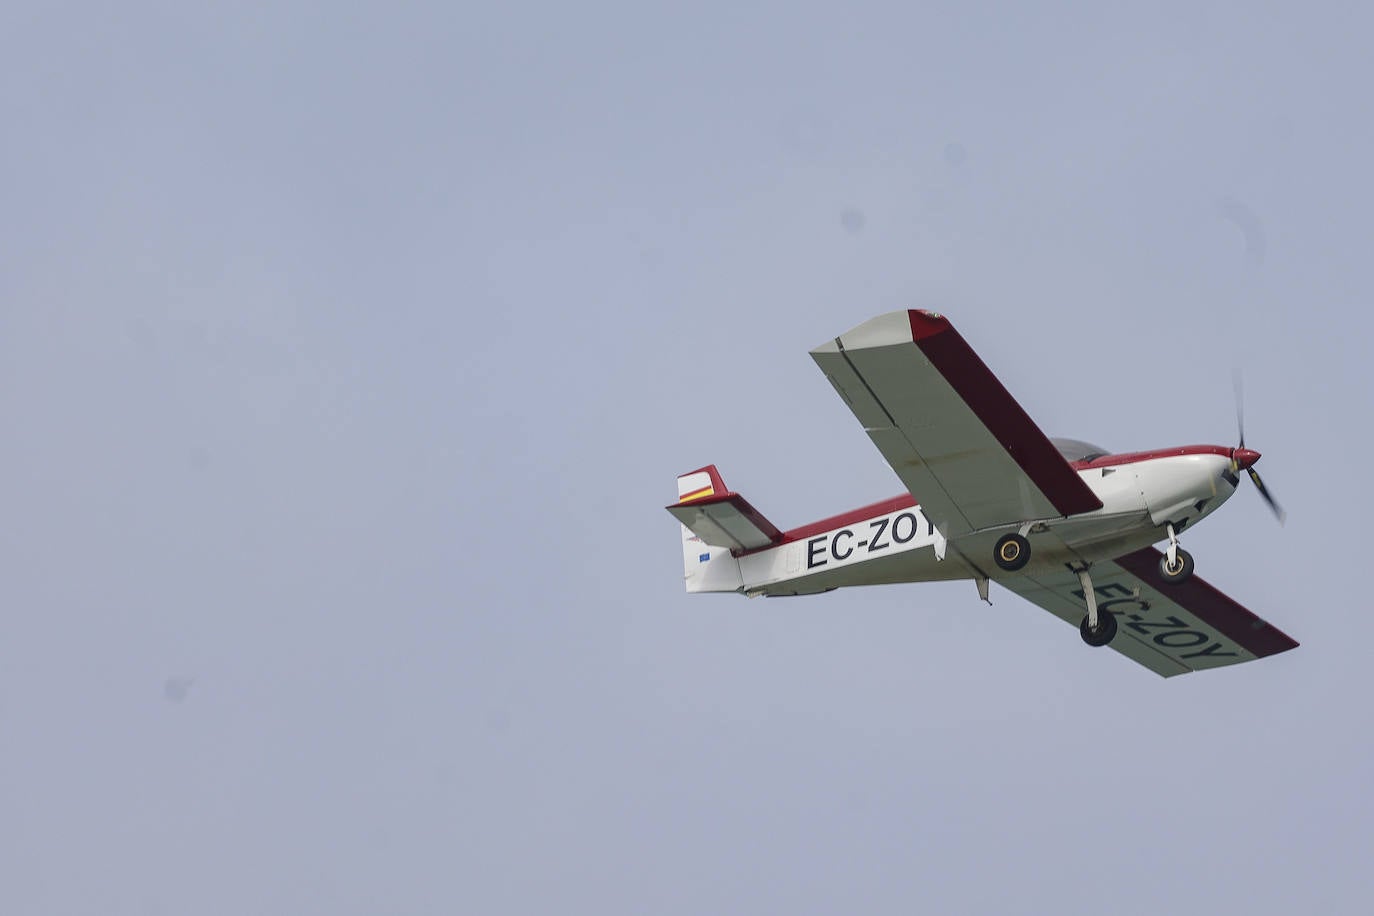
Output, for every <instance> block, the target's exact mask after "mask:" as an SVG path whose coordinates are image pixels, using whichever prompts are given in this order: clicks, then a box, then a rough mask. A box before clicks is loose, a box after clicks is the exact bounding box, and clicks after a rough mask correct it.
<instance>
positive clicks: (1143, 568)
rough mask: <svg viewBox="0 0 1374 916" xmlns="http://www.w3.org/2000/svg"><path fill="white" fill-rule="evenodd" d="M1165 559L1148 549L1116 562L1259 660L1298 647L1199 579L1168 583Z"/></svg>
mask: <svg viewBox="0 0 1374 916" xmlns="http://www.w3.org/2000/svg"><path fill="white" fill-rule="evenodd" d="M1163 556H1164V554H1162V553H1160V552H1159V551H1158V550H1156V549H1155V548H1153V547H1146V548H1145V549H1143V550H1137V551H1136V552H1135V553H1128V554H1126V555H1125V556H1124V557H1117V558H1116V560H1115V562H1116V563H1117V565H1119V566H1120V567H1121V568H1122V569H1124V570H1126V571H1127V572H1129V573H1130V574H1131V575H1133V576H1135V577H1136V578H1137V579H1140V580H1141V581H1142V582H1144V583H1145V584H1146V585H1148V586H1150V587H1151V588H1153V589H1155V590H1156V591H1158V592H1161V593H1162V594H1165V595H1168V596H1169V598H1170V599H1171V600H1173V601H1177V602H1178V603H1179V604H1180V605H1181V606H1182V607H1183V608H1184V609H1185V610H1187V611H1188V613H1190V614H1192V615H1194V616H1196V617H1197V618H1198V619H1199V620H1201V621H1202V622H1203V623H1206V624H1207V625H1208V626H1212V627H1216V629H1217V630H1218V631H1220V632H1221V633H1222V634H1223V635H1225V636H1226V637H1227V638H1229V639H1231V640H1233V641H1234V642H1235V643H1236V645H1238V646H1240V647H1241V648H1243V649H1245V650H1246V651H1247V652H1250V653H1252V654H1253V655H1255V656H1256V657H1257V658H1263V657H1265V656H1266V655H1277V654H1278V653H1280V652H1287V651H1288V650H1289V649H1293V648H1296V647H1297V645H1298V642H1297V640H1295V639H1293V638H1292V637H1291V636H1289V635H1288V634H1287V633H1285V632H1283V631H1282V630H1280V629H1279V628H1278V627H1276V626H1274V625H1273V624H1271V623H1269V622H1268V621H1267V620H1264V619H1262V618H1260V617H1256V616H1255V615H1254V614H1252V613H1250V612H1249V611H1247V610H1246V609H1245V608H1243V607H1241V606H1240V605H1239V604H1236V602H1234V601H1232V600H1231V599H1230V598H1228V597H1226V596H1225V595H1223V594H1222V593H1221V592H1219V591H1217V590H1216V589H1215V588H1213V587H1212V586H1210V585H1208V584H1207V583H1206V582H1204V581H1203V580H1201V579H1199V578H1197V577H1196V576H1193V577H1192V578H1190V579H1188V580H1187V581H1186V582H1179V583H1175V584H1170V583H1167V582H1165V581H1164V577H1163V576H1161V575H1160V574H1159V561H1160V560H1161V559H1162V558H1163Z"/></svg>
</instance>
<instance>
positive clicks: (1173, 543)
mask: <svg viewBox="0 0 1374 916" xmlns="http://www.w3.org/2000/svg"><path fill="white" fill-rule="evenodd" d="M1166 528H1167V530H1168V532H1169V546H1168V548H1167V549H1166V550H1165V551H1164V557H1163V559H1161V560H1160V561H1159V574H1160V575H1161V576H1163V577H1164V581H1165V582H1168V583H1169V584H1170V585H1176V584H1178V583H1179V582H1185V581H1187V579H1188V577H1189V576H1191V575H1192V574H1193V555H1192V554H1190V553H1189V552H1188V551H1186V550H1184V549H1183V548H1182V547H1180V546H1178V532H1176V531H1174V526H1173V525H1168V526H1166Z"/></svg>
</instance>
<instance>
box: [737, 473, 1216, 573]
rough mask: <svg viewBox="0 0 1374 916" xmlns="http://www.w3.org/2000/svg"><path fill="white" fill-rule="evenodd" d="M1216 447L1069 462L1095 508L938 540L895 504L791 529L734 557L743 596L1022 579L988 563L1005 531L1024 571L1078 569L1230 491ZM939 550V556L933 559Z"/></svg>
mask: <svg viewBox="0 0 1374 916" xmlns="http://www.w3.org/2000/svg"><path fill="white" fill-rule="evenodd" d="M1224 452H1225V450H1224V449H1221V448H1211V447H1205V446H1189V447H1186V448H1181V449H1172V450H1167V451H1164V452H1148V453H1140V454H1139V455H1126V456H1109V457H1107V458H1104V459H1100V460H1098V461H1093V462H1087V463H1081V464H1080V465H1077V466H1076V469H1077V471H1078V475H1079V477H1080V478H1081V479H1082V480H1083V482H1084V483H1086V484H1087V485H1088V487H1089V488H1091V489H1092V491H1093V493H1095V494H1096V495H1097V497H1098V499H1100V500H1101V501H1102V508H1101V509H1097V510H1095V511H1093V512H1087V513H1083V514H1080V515H1074V516H1070V517H1067V518H1055V519H1024V520H1022V521H1020V522H1018V523H1016V524H1012V525H1007V526H1002V527H998V528H991V529H985V530H981V531H976V532H974V533H972V534H969V535H965V536H963V537H960V538H958V539H956V540H953V541H950V542H948V544H945V543H943V541H944V539H943V538H942V537H940V535H939V533H938V532H936V531H935V530H934V529H933V526H932V525H931V524H930V522H929V520H928V519H926V517H925V516H924V515H923V514H922V513H921V510H920V508H919V507H918V506H916V505H914V504H913V503H912V501H911V500H909V499H901V498H899V499H895V500H891V501H889V502H888V503H885V504H878V505H876V506H873V507H870V510H871V511H864V510H859V511H858V512H853V513H849V514H847V515H844V516H837V517H836V518H834V519H830V520H828V521H827V522H821V523H818V524H817V525H812V526H808V527H807V528H804V529H797V530H796V531H795V532H789V533H788V537H787V540H785V541H784V542H783V543H781V544H778V545H777V546H774V547H768V548H765V549H762V550H757V551H752V552H749V553H745V554H742V555H741V556H739V557H738V562H739V577H740V580H741V581H742V583H743V584H742V589H741V590H742V591H744V592H745V593H746V594H750V595H798V594H809V593H813V592H819V591H827V590H829V589H832V588H838V587H840V586H845V585H871V584H880V583H893V582H921V581H932V580H941V579H968V578H976V577H987V578H992V579H997V578H1000V577H1003V576H1009V575H1019V574H1020V573H1019V572H1018V573H1005V572H1003V571H1002V570H1000V569H998V567H997V566H996V565H995V564H994V563H993V559H992V554H993V545H994V544H995V543H996V541H997V539H998V538H999V537H1001V536H1002V535H1004V534H1006V533H1007V532H1009V531H1021V532H1023V533H1024V534H1025V535H1026V537H1027V538H1028V539H1029V540H1030V544H1031V561H1030V564H1029V566H1028V567H1027V569H1026V570H1025V571H1030V572H1034V571H1035V569H1037V568H1040V569H1044V568H1051V567H1053V568H1059V569H1062V568H1063V567H1064V565H1065V564H1069V565H1074V566H1079V565H1085V564H1091V563H1092V562H1094V561H1097V560H1104V559H1109V558H1113V557H1118V556H1121V555H1122V554H1125V553H1129V552H1131V551H1133V550H1138V549H1140V548H1142V547H1145V546H1148V545H1150V544H1153V543H1155V542H1157V541H1160V540H1163V539H1164V538H1165V537H1166V536H1167V534H1166V526H1167V525H1170V524H1172V525H1173V526H1174V529H1175V531H1182V530H1183V528H1184V527H1185V526H1192V525H1196V524H1197V522H1198V521H1199V520H1201V519H1202V518H1204V517H1206V516H1208V515H1210V514H1211V513H1212V512H1214V511H1216V509H1217V508H1218V507H1219V506H1220V505H1221V504H1222V503H1224V502H1225V501H1226V500H1227V499H1229V498H1230V496H1231V494H1232V493H1234V492H1235V479H1236V478H1235V477H1234V476H1233V475H1232V474H1231V473H1230V470H1231V459H1230V458H1229V457H1228V456H1227V455H1226V454H1224ZM939 553H943V555H944V556H943V558H941V557H939V556H937V554H939Z"/></svg>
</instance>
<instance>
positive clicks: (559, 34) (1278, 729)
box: [0, 3, 1374, 916]
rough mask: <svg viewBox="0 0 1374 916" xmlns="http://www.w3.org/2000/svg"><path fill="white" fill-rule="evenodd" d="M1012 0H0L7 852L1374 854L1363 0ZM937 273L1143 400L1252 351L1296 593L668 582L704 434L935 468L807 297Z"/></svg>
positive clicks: (107, 900)
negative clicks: (1237, 606)
mask: <svg viewBox="0 0 1374 916" xmlns="http://www.w3.org/2000/svg"><path fill="white" fill-rule="evenodd" d="M1035 6H1036V10H1035V11H1034V12H1029V11H1027V10H1025V9H1018V10H1008V9H1001V8H999V7H997V6H982V5H973V4H966V3H960V4H949V5H947V6H943V7H930V6H926V5H921V6H920V8H919V9H913V8H912V5H911V4H893V5H892V6H891V7H881V6H864V5H854V4H849V5H846V6H845V8H844V9H843V10H841V9H839V8H838V7H837V8H835V9H833V10H830V9H825V8H823V7H810V8H808V7H799V6H798V5H796V4H783V3H778V4H774V5H771V6H761V5H749V6H741V5H740V4H735V3H731V4H706V5H702V4H696V5H693V6H691V7H682V8H679V9H661V8H660V9H647V8H645V7H644V5H642V4H624V5H623V6H619V7H617V6H610V5H603V4H592V5H587V4H575V5H574V4H566V5H557V6H554V5H547V6H544V5H537V4H534V5H524V6H518V7H517V6H514V5H509V6H506V5H494V4H488V5H486V6H484V8H482V9H465V8H462V7H461V6H455V5H452V4H436V5H429V6H426V5H412V4H407V5H385V6H384V5H381V4H353V5H349V6H347V7H346V8H345V7H342V6H341V5H336V4H331V5H324V4H321V5H317V6H311V5H305V4H291V5H286V4H273V5H269V6H266V7H261V8H247V7H245V6H244V5H241V4H216V5H206V4H195V5H190V6H188V5H185V4H170V3H169V4H129V5H125V6H121V7H118V8H116V7H112V6H109V5H100V6H94V5H93V6H90V7H84V8H83V6H82V5H80V4H65V5H58V4H51V3H46V4H9V5H7V6H6V7H5V9H4V11H3V12H0V115H3V135H2V136H3V139H2V140H0V174H3V176H4V177H3V178H2V179H0V182H2V184H0V187H2V188H3V195H0V201H2V202H3V209H0V214H2V215H0V243H3V244H0V424H3V429H4V437H3V444H2V445H0V469H2V470H3V474H2V475H0V506H3V509H4V512H3V518H4V522H3V525H0V556H3V565H0V569H3V577H0V581H2V582H3V585H0V590H2V592H0V593H2V594H3V596H4V602H3V611H2V612H0V626H2V627H3V630H0V633H3V637H0V825H3V827H2V828H0V911H3V912H4V913H6V914H15V916H27V914H73V913H101V914H126V913H127V914H163V913H165V914H181V913H206V914H211V913H214V914H218V913H224V914H241V913H300V912H313V913H330V914H337V913H375V912H396V913H400V912H404V913H456V912H470V913H493V914H497V913H547V912H577V913H596V914H606V913H664V914H675V913H765V912H779V913H781V912H786V913H841V912H866V913H909V912H913V911H922V910H923V911H930V912H941V911H943V912H954V911H965V912H998V913H1008V912H1046V911H1055V912H1062V913H1100V912H1102V910H1103V907H1104V906H1106V907H1107V908H1108V909H1109V910H1111V911H1113V912H1139V913H1157V912H1161V911H1164V910H1168V911H1172V912H1209V911H1210V912H1219V911H1225V912H1239V911H1247V912H1261V913H1266V912H1267V913H1289V912H1311V911H1320V912H1342V911H1346V912H1350V911H1355V910H1357V909H1359V908H1360V907H1362V906H1364V905H1367V901H1368V899H1369V898H1370V895H1371V893H1374V878H1371V874H1370V871H1369V869H1368V862H1369V861H1370V859H1371V856H1374V828H1371V821H1372V820H1374V802H1371V798H1372V797H1374V796H1372V795H1371V793H1370V791H1369V788H1368V785H1369V784H1368V780H1369V776H1370V773H1371V772H1374V736H1371V729H1370V714H1369V713H1368V711H1367V700H1366V697H1367V696H1368V695H1369V694H1370V692H1371V690H1372V689H1374V673H1371V671H1370V669H1369V666H1368V664H1367V662H1366V657H1367V654H1368V647H1369V646H1370V644H1371V641H1374V617H1371V615H1370V614H1369V613H1368V600H1367V598H1366V596H1365V594H1364V593H1365V591H1366V589H1365V588H1364V587H1363V586H1362V585H1361V579H1360V573H1361V571H1362V570H1363V569H1365V568H1366V567H1367V566H1368V558H1367V556H1365V555H1364V552H1363V551H1362V550H1361V547H1362V546H1363V545H1364V544H1366V543H1368V540H1369V537H1368V533H1367V530H1366V529H1367V526H1368V514H1369V506H1368V503H1369V500H1368V498H1367V495H1366V494H1367V493H1368V480H1367V476H1368V475H1367V474H1366V473H1365V471H1366V467H1365V464H1366V459H1367V458H1368V456H1369V455H1371V454H1374V441H1371V434H1370V430H1369V420H1370V392H1371V390H1372V383H1374V379H1371V374H1372V373H1371V369H1370V367H1369V359H1368V350H1369V343H1368V341H1369V335H1370V330H1371V321H1370V318H1369V311H1368V308H1367V305H1368V302H1369V301H1370V299H1371V293H1374V276H1372V275H1371V271H1370V268H1369V266H1368V263H1369V257H1370V251H1371V250H1372V249H1374V228H1371V222H1370V213H1371V210H1372V209H1374V207H1372V205H1374V185H1371V182H1370V181H1369V178H1368V170H1369V163H1370V162H1371V161H1374V126H1372V125H1374V112H1372V111H1371V107H1372V106H1371V101H1370V99H1371V96H1370V93H1369V86H1370V85H1371V82H1374V65H1371V63H1370V61H1369V55H1368V49H1367V43H1368V42H1367V38H1368V35H1369V34H1370V30H1371V26H1372V25H1374V22H1371V16H1370V15H1369V14H1367V13H1364V12H1359V13H1354V12H1351V11H1350V9H1351V8H1348V7H1334V6H1325V7H1323V6H1321V5H1318V6H1316V7H1313V8H1312V9H1310V10H1304V11H1302V12H1296V11H1293V10H1290V9H1287V8H1286V7H1275V8H1273V9H1260V8H1257V7H1256V6H1255V5H1253V4H1234V5H1229V6H1228V5H1216V6H1211V7H1209V8H1208V9H1205V10H1199V9H1197V8H1195V7H1194V5H1193V4H1180V5H1177V6H1174V7H1172V8H1169V9H1165V8H1162V7H1161V8H1157V9H1156V8H1152V9H1151V10H1150V11H1149V12H1143V11H1138V12H1134V13H1130V14H1122V13H1109V12H1106V11H1104V10H1103V9H1102V8H1101V7H1100V5H1097V4H1083V5H1050V4H1036V5H1035ZM908 306H921V307H930V308H936V309H939V310H940V311H942V312H944V313H946V314H948V315H949V316H950V317H951V318H952V320H953V321H954V322H955V323H956V325H957V326H958V327H959V329H960V330H961V331H962V333H963V335H964V336H965V337H966V338H967V339H968V340H969V342H970V343H971V344H972V345H973V346H974V347H975V348H976V349H977V350H978V351H979V353H980V354H981V355H982V356H983V358H984V359H985V360H986V361H987V362H988V364H989V365H990V366H992V368H993V369H994V371H996V372H997V373H998V374H999V376H1000V377H1001V378H1002V380H1003V381H1004V382H1005V383H1006V384H1007V386H1008V387H1009V388H1010V389H1011V390H1012V391H1013V392H1014V393H1015V394H1016V396H1017V397H1018V398H1019V399H1020V400H1021V402H1022V404H1023V406H1025V407H1026V409H1027V410H1028V411H1029V412H1030V414H1031V415H1032V416H1033V417H1034V418H1036V420H1037V421H1038V422H1039V423H1040V424H1041V426H1042V427H1043V428H1045V429H1046V431H1048V432H1050V433H1051V434H1056V435H1072V436H1077V437H1080V438H1084V439H1089V440H1092V441H1096V442H1099V443H1101V444H1104V445H1106V446H1108V447H1110V448H1113V449H1117V450H1129V449H1135V448H1148V447H1158V446H1164V445H1173V444H1184V443H1192V442H1216V443H1223V444H1227V443H1231V442H1232V441H1233V440H1234V435H1235V429H1234V418H1233V414H1232V401H1231V382H1230V372H1231V367H1232V366H1241V367H1244V369H1245V371H1246V379H1247V400H1248V404H1247V407H1248V412H1247V420H1248V430H1247V432H1248V439H1249V444H1251V445H1253V446H1254V447H1255V448H1258V449H1259V450H1261V451H1262V452H1264V456H1265V457H1264V459H1263V461H1262V462H1261V465H1260V468H1261V470H1262V471H1263V472H1264V474H1265V479H1266V482H1267V483H1268V484H1269V485H1270V486H1271V488H1272V489H1273V490H1274V491H1275V493H1276V494H1277V496H1278V497H1279V498H1280V500H1281V501H1282V502H1283V503H1284V504H1285V506H1286V507H1287V508H1288V509H1289V510H1290V519H1289V523H1288V525H1287V526H1286V527H1285V528H1282V529H1281V528H1279V527H1278V526H1277V525H1275V524H1274V523H1273V521H1272V520H1271V519H1270V518H1269V516H1268V514H1267V512H1266V510H1265V508H1264V506H1263V504H1262V503H1261V502H1260V500H1259V499H1258V498H1257V497H1256V496H1255V494H1253V493H1250V492H1243V493H1241V494H1239V495H1238V496H1237V498H1236V499H1235V500H1233V501H1232V502H1231V503H1230V504H1229V505H1228V506H1227V508H1226V510H1225V511H1224V512H1221V513H1219V514H1218V515H1217V516H1216V517H1215V518H1214V519H1212V520H1209V521H1208V523H1207V524H1206V525H1204V526H1202V527H1201V528H1199V529H1198V530H1197V531H1196V532H1190V533H1189V535H1188V536H1187V538H1186V539H1185V543H1186V544H1187V546H1188V547H1189V549H1190V550H1191V551H1192V552H1193V554H1194V556H1195V557H1196V558H1197V562H1198V571H1199V574H1200V575H1202V576H1203V577H1205V578H1206V579H1208V580H1209V581H1211V582H1212V583H1214V584H1216V585H1218V586H1219V587H1221V588H1223V589H1224V590H1226V591H1227V592H1228V593H1230V594H1232V595H1233V596H1234V597H1236V598H1237V599H1238V600H1240V601H1241V602H1242V603H1245V604H1247V605H1248V606H1249V607H1251V608H1252V609H1254V610H1255V611H1256V612H1258V613H1260V614H1261V615H1263V616H1265V617H1267V618H1268V619H1270V620H1272V621H1274V622H1275V623H1276V624H1278V625H1279V626H1280V627H1282V628H1283V629H1284V630H1286V631H1287V632H1289V633H1291V634H1292V635H1293V636H1295V637H1296V638H1297V639H1299V640H1300V641H1302V642H1303V646H1302V648H1300V649H1298V650H1296V651H1294V652H1291V653H1287V654H1285V655H1283V656H1280V657H1277V658H1272V659H1268V660H1265V661H1261V662H1257V663H1254V664H1249V665H1244V666H1241V667H1238V668H1234V669H1224V670H1221V671H1215V672H1211V673H1203V674H1199V675H1190V676H1187V677H1183V678H1178V679H1174V680H1171V681H1168V682H1166V681H1163V680H1161V679H1159V678H1157V677H1155V676H1154V675H1152V674H1150V673H1149V672H1147V671H1145V670H1143V669H1141V668H1139V667H1138V666H1136V665H1133V664H1131V663H1129V662H1128V661H1126V660H1125V659H1123V658H1121V657H1119V656H1117V655H1116V654H1115V653H1108V652H1094V651H1091V650H1089V649H1087V648H1085V647H1084V646H1083V645H1082V643H1081V642H1080V641H1079V638H1078V636H1077V635H1076V634H1075V633H1074V632H1073V631H1072V629H1071V628H1068V627H1065V626H1064V625H1063V624H1062V623H1060V622H1058V621H1057V620H1055V619H1054V618H1053V617H1051V616H1050V615H1049V614H1047V613H1045V612H1043V611H1041V610H1039V609H1037V608H1035V607H1033V606H1031V605H1029V604H1027V603H1024V602H1022V601H1020V600H1019V599H1017V598H1015V597H1014V596H1012V595H1011V594H1010V593H1008V592H1006V591H997V592H995V594H994V606H993V607H992V608H987V607H986V606H982V605H980V604H979V603H978V601H977V599H976V595H975V591H974V588H973V586H972V585H971V584H968V583H954V584H947V585H925V586H919V585H911V586H901V587H883V588H874V589H870V590H850V591H841V592H836V593H832V594H829V595H824V596H819V597H813V598H803V599H796V600H776V601H773V600H769V601H745V600H744V599H742V598H737V597H735V596H694V597H692V598H690V599H689V598H688V597H687V596H686V595H684V594H683V593H682V585H681V574H682V570H681V562H680V552H679V547H678V531H677V527H676V523H675V522H674V521H673V520H672V519H671V517H669V516H668V514H667V513H665V512H664V511H663V509H662V507H663V506H664V505H666V504H667V503H668V502H669V501H670V500H671V499H672V498H673V496H674V493H675V490H674V483H673V478H674V477H675V476H676V475H677V474H679V473H681V472H683V471H686V470H690V469H692V468H695V467H698V466H700V465H702V464H705V463H707V462H715V463H717V464H718V465H719V466H720V468H721V470H722V472H723V474H724V476H725V479H726V481H727V482H728V483H729V484H730V485H731V486H732V487H733V488H735V489H737V490H740V491H742V492H744V493H745V494H746V495H747V496H748V497H749V499H750V500H751V501H752V502H753V503H754V504H755V505H756V506H758V507H759V508H760V509H761V510H762V511H763V512H764V513H766V514H767V515H768V516H769V517H770V518H771V519H772V520H773V521H775V522H776V523H778V524H779V525H781V526H782V527H791V526H795V525H798V524H802V523H805V522H808V521H812V520H814V519H816V518H819V517H821V516H824V515H829V514H832V513H835V512H839V511H843V510H846V509H849V508H852V507H853V506H857V505H860V504H862V503H865V502H870V501H873V500H875V499H880V498H884V497H888V496H891V495H895V494H896V493H898V492H900V484H899V483H898V481H897V480H896V477H895V475H894V474H892V472H891V470H890V469H889V468H887V466H886V465H885V464H884V463H883V461H882V459H881V457H880V456H879V455H878V454H877V452H876V450H875V449H874V448H873V447H872V445H871V444H870V443H869V442H868V440H867V438H866V437H865V436H864V435H863V434H862V432H861V431H860V430H859V429H858V427H857V425H856V424H855V423H854V420H853V418H852V416H850V414H849V412H848V410H847V409H846V408H845V406H844V405H843V404H842V403H841V402H840V401H839V400H838V398H836V397H835V395H834V393H833V391H832V390H831V388H830V386H829V385H828V383H827V382H826V381H825V379H824V377H823V376H822V375H821V374H820V373H819V372H818V371H817V370H816V368H815V367H814V365H812V363H811V360H810V359H809V358H808V356H807V350H808V349H809V348H810V347H812V346H815V345H816V344H818V343H820V342H821V341H823V340H825V339H827V338H829V337H833V336H834V335H835V334H837V333H839V332H841V331H844V330H846V329H847V328H849V327H851V326H853V325H854V324H857V323H858V322H860V321H862V320H864V319H866V318H868V317H870V316H872V315H875V314H878V313H880V312H883V311H887V310H891V309H894V308H904V307H908ZM1104 901H1105V902H1104Z"/></svg>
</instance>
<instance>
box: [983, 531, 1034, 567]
mask: <svg viewBox="0 0 1374 916" xmlns="http://www.w3.org/2000/svg"><path fill="white" fill-rule="evenodd" d="M992 558H993V560H995V561H996V562H997V565H998V566H1000V567H1001V568H1002V569H1005V570H1006V571H1007V572H1016V571H1017V570H1018V569H1020V568H1021V567H1023V566H1025V565H1026V564H1027V563H1029V562H1030V541H1028V540H1026V539H1025V538H1024V537H1022V536H1021V535H1019V534H1004V535H1002V537H1001V538H1000V539H999V540H998V541H997V546H996V547H994V548H993V549H992Z"/></svg>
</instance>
